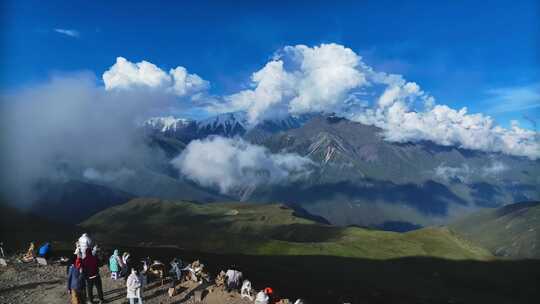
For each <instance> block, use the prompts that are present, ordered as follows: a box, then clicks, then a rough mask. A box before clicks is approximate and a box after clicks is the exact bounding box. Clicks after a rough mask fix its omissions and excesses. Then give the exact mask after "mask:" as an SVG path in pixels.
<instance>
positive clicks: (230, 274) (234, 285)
mask: <svg viewBox="0 0 540 304" xmlns="http://www.w3.org/2000/svg"><path fill="white" fill-rule="evenodd" d="M225 276H226V277H227V292H231V290H233V289H239V288H240V280H241V279H242V273H241V272H240V271H238V270H236V269H234V267H231V268H230V269H229V270H227V272H226V273H225Z"/></svg>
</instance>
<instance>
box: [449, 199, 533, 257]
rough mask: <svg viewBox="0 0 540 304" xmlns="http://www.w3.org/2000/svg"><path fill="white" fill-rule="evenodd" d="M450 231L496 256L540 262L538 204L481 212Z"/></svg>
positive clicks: (511, 206) (531, 203)
mask: <svg viewBox="0 0 540 304" xmlns="http://www.w3.org/2000/svg"><path fill="white" fill-rule="evenodd" d="M450 229H451V230H453V231H455V232H457V233H459V234H460V235H462V236H463V237H464V238H467V239H469V240H471V241H473V242H475V243H476V244H480V245H481V246H483V247H485V248H487V249H489V250H490V251H491V252H492V253H493V254H495V255H497V256H506V257H512V258H540V232H539V230H540V202H528V203H517V204H512V205H508V206H505V207H501V208H498V209H493V210H484V211H481V212H478V213H476V214H473V215H470V216H468V217H466V218H464V219H461V220H459V221H457V222H455V223H453V224H451V225H450Z"/></svg>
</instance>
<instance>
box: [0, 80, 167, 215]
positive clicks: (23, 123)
mask: <svg viewBox="0 0 540 304" xmlns="http://www.w3.org/2000/svg"><path fill="white" fill-rule="evenodd" d="M1 99H2V102H1V103H0V106H1V107H2V109H1V113H2V116H1V120H0V124H1V130H2V138H1V139H2V140H3V142H2V144H3V145H2V146H3V147H4V149H3V150H2V154H1V155H0V164H1V166H2V171H1V172H0V174H1V176H0V177H1V180H0V181H1V185H0V186H1V187H0V190H1V192H7V193H2V194H3V195H5V196H6V197H5V198H6V199H7V200H8V201H16V202H22V203H24V204H27V205H28V204H30V203H31V202H32V201H33V200H34V199H35V198H36V197H37V196H38V195H39V194H38V193H35V191H34V190H35V189H36V185H39V183H40V182H42V181H58V182H62V181H67V180H71V179H79V180H81V179H84V178H87V179H93V180H102V181H105V182H107V181H110V180H111V179H113V178H117V177H121V175H122V174H124V175H125V174H127V173H128V172H127V171H126V169H123V168H130V169H132V168H141V167H148V168H152V167H156V166H158V164H159V163H162V162H165V161H166V160H165V158H164V157H163V158H161V155H160V154H159V153H156V152H157V151H155V150H152V149H151V148H150V147H148V145H147V144H146V143H145V142H144V140H143V138H142V137H141V134H140V132H139V131H138V130H137V128H136V125H137V122H138V121H141V120H142V119H146V118H147V117H148V116H149V113H153V112H154V111H155V110H159V109H167V108H168V107H170V105H171V104H174V103H176V100H175V99H172V98H170V97H169V96H168V95H164V94H161V93H155V94H149V93H148V94H146V93H144V92H121V93H118V94H110V93H109V92H107V91H105V90H104V89H103V87H101V86H99V85H97V84H96V79H95V77H93V76H92V75H89V74H76V75H64V76H60V77H53V78H52V79H51V80H50V81H49V82H47V83H44V84H41V85H37V86H33V87H29V88H27V89H24V90H21V91H18V92H16V93H15V94H10V95H2V96H1ZM90 168H91V169H90ZM112 172H117V173H112Z"/></svg>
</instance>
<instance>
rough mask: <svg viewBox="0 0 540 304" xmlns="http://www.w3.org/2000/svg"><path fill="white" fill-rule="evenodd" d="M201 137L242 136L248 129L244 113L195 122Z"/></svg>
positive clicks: (220, 115) (225, 114)
mask: <svg viewBox="0 0 540 304" xmlns="http://www.w3.org/2000/svg"><path fill="white" fill-rule="evenodd" d="M197 129H198V130H199V132H200V133H201V135H222V136H227V137H232V136H235V135H244V133H246V131H247V129H248V121H247V115H246V113H245V112H232V113H224V114H219V115H216V116H213V117H210V118H207V119H205V120H201V121H198V122H197Z"/></svg>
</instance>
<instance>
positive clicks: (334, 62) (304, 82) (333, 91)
mask: <svg viewBox="0 0 540 304" xmlns="http://www.w3.org/2000/svg"><path fill="white" fill-rule="evenodd" d="M360 61H361V58H360V57H359V56H358V55H356V54H355V53H354V52H353V51H352V50H351V49H348V48H345V47H343V46H341V45H338V44H333V43H332V44H321V45H320V46H316V47H313V48H310V47H307V46H305V45H297V46H287V47H285V48H283V49H282V50H281V51H280V52H278V53H277V54H276V56H275V57H274V59H273V60H272V61H270V62H268V63H267V64H266V65H265V66H264V67H263V68H262V69H261V70H259V71H257V72H255V73H253V75H252V76H251V80H252V86H253V88H252V89H248V90H243V91H240V92H238V93H235V94H232V95H229V96H226V97H225V98H224V99H225V101H226V103H224V104H218V105H214V106H213V107H211V110H212V111H221V112H228V111H231V110H232V111H238V110H244V111H247V113H248V120H249V122H250V123H251V124H256V123H258V122H260V121H261V120H264V119H265V118H269V117H275V116H283V115H286V114H288V113H293V114H301V113H306V112H320V111H328V112H331V111H337V110H339V109H340V108H341V107H343V106H344V102H345V100H347V99H349V95H348V94H347V93H348V92H349V91H350V90H351V89H353V88H357V87H361V86H363V85H365V84H367V81H366V76H365V75H364V74H363V73H362V71H360V70H359V69H357V66H358V65H359V63H360ZM287 66H288V68H287Z"/></svg>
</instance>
